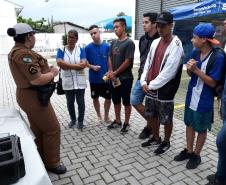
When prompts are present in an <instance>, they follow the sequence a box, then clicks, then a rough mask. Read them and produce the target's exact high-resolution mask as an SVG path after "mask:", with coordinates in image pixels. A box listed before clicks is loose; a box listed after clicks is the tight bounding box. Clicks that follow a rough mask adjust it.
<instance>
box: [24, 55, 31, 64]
mask: <svg viewBox="0 0 226 185" xmlns="http://www.w3.org/2000/svg"><path fill="white" fill-rule="evenodd" d="M23 62H24V63H32V58H31V57H29V56H26V57H24V58H23Z"/></svg>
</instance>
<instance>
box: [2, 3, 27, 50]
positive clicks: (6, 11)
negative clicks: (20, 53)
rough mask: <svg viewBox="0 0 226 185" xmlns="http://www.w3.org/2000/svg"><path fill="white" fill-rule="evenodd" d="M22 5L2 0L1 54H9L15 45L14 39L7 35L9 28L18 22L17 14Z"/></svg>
mask: <svg viewBox="0 0 226 185" xmlns="http://www.w3.org/2000/svg"><path fill="white" fill-rule="evenodd" d="M22 9H23V7H22V6H20V5H18V4H14V3H12V2H9V1H4V0H0V23H1V26H0V54H8V53H9V51H10V49H11V48H12V46H13V43H14V41H13V39H12V38H11V37H9V36H8V35H7V29H8V28H9V27H12V26H14V25H15V24H16V22H17V21H16V15H17V14H19V13H20V12H21V10H22Z"/></svg>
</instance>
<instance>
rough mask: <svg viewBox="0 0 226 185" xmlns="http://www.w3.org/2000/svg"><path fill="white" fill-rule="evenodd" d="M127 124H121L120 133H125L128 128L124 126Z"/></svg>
mask: <svg viewBox="0 0 226 185" xmlns="http://www.w3.org/2000/svg"><path fill="white" fill-rule="evenodd" d="M128 126H129V124H128V123H127V124H125V123H124V124H123V126H122V128H121V130H120V132H121V134H125V133H127V132H128V129H126V128H128Z"/></svg>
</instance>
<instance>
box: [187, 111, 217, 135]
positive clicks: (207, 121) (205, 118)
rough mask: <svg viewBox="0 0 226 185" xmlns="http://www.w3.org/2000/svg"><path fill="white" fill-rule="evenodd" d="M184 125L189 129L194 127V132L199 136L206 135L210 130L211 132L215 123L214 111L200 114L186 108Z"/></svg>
mask: <svg viewBox="0 0 226 185" xmlns="http://www.w3.org/2000/svg"><path fill="white" fill-rule="evenodd" d="M184 123H185V125H186V126H188V127H192V128H193V130H195V131H196V132H198V133H199V134H201V133H205V132H206V131H207V129H208V130H211V126H212V123H213V111H210V112H204V113H203V112H202V113H199V112H197V111H194V110H192V109H190V108H189V107H185V111H184Z"/></svg>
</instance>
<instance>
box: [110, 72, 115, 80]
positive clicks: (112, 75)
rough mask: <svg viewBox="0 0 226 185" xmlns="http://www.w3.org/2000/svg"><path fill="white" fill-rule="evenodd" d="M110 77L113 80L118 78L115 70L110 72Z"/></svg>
mask: <svg viewBox="0 0 226 185" xmlns="http://www.w3.org/2000/svg"><path fill="white" fill-rule="evenodd" d="M109 78H110V79H111V80H115V78H116V73H115V72H113V71H111V73H110V74H109Z"/></svg>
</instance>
